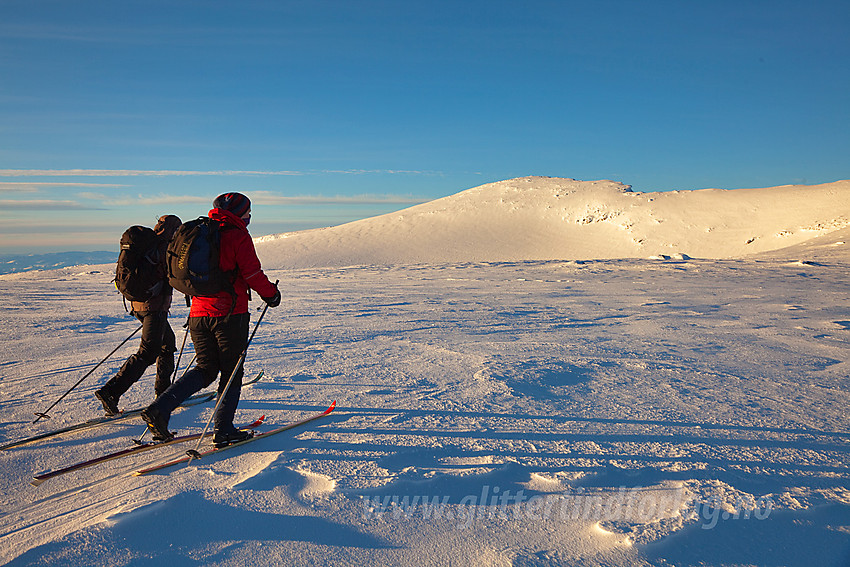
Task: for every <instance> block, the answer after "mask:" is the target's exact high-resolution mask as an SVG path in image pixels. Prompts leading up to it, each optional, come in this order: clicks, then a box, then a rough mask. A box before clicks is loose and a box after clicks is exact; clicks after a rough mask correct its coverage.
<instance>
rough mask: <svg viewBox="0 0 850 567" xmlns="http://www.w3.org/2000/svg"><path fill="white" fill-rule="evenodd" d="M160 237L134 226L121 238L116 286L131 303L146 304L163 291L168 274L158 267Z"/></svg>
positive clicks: (146, 228)
mask: <svg viewBox="0 0 850 567" xmlns="http://www.w3.org/2000/svg"><path fill="white" fill-rule="evenodd" d="M158 246H159V237H158V236H157V234H156V232H154V231H153V229H152V228H148V227H146V226H131V227H130V228H128V229H127V230H125V231H124V234H122V235H121V252H119V253H118V264H117V266H116V268H115V287H116V288H117V289H118V291H120V292H121V295H123V296H124V297H125V298H126V299H129V300H130V301H139V302H145V301H148V300H150V299H152V298H153V297H155V296H157V295H159V293H160V292H162V288H163V284H164V280H165V274H164V273H163V271H162V269H161V268H160V267H159V254H158V251H157V248H158Z"/></svg>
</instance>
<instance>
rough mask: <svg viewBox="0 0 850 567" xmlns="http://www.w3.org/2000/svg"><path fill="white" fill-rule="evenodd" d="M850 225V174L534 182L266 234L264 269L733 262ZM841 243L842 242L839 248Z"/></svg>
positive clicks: (261, 248)
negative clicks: (639, 185) (640, 183)
mask: <svg viewBox="0 0 850 567" xmlns="http://www.w3.org/2000/svg"><path fill="white" fill-rule="evenodd" d="M847 227H850V181H837V182H835V183H828V184H824V185H812V186H804V185H786V186H781V187H770V188H765V189H735V190H721V189H703V190H699V191H669V192H654V193H639V192H635V191H632V190H631V188H630V187H629V186H628V185H624V184H622V183H618V182H615V181H576V180H574V179H564V178H550V177H523V178H518V179H510V180H507V181H500V182H497V183H488V184H486V185H482V186H480V187H475V188H472V189H468V190H466V191H462V192H460V193H458V194H456V195H451V196H449V197H444V198H442V199H437V200H435V201H431V202H428V203H424V204H421V205H417V206H414V207H410V208H408V209H404V210H402V211H398V212H395V213H390V214H386V215H382V216H378V217H374V218H369V219H364V220H360V221H356V222H352V223H348V224H344V225H340V226H336V227H332V228H325V229H317V230H309V231H302V232H295V233H286V234H279V235H272V236H266V237H261V238H257V239H256V242H257V251H258V253H259V255H260V258H261V260H262V261H263V265H264V267H267V268H269V269H273V268H309V267H322V266H347V265H370V264H379V265H380V264H419V263H442V262H447V263H448V262H500V261H524V260H589V259H605V258H648V257H653V256H657V257H664V256H670V257H673V256H679V257H684V256H691V257H695V258H733V257H743V256H750V255H754V254H763V253H766V252H771V251H776V250H780V249H783V248H787V247H791V246H797V245H800V244H802V243H805V242H807V241H809V240H812V239H815V238H818V237H821V236H824V235H827V234H829V233H831V232H835V231H839V230H841V229H844V228H847ZM838 246H841V245H838Z"/></svg>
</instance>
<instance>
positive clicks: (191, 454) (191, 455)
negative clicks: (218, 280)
mask: <svg viewBox="0 0 850 567" xmlns="http://www.w3.org/2000/svg"><path fill="white" fill-rule="evenodd" d="M278 281H280V280H276V281H275V282H274V285H275V286H277V283H278ZM268 310H269V304H268V303H266V306H265V307H264V308H263V312H262V313H260V318H259V319H257V324H256V325H254V330H253V332H251V336H250V337H248V343H247V344H246V345H245V350H243V351H242V354H241V355H240V356H239V360H238V361H237V363H236V366H235V367H234V368H233V372H232V373H231V374H230V378H229V379H228V380H227V385H226V386H225V387H224V390H222V391H221V395H220V396H219V397H218V400H217V401H216V403H215V407H214V408H213V411H212V414H211V415H210V418H209V419H208V420H207V424H206V425H205V426H204V430H203V431H202V432H201V436H200V437H199V438H198V444H197V445H195V448H194V449H189V450H188V451H186V454H187V455H189V463H187V464H191V462H192V459H199V458H201V454H200V453H199V452H198V449H200V447H201V443H202V442H203V440H204V436H206V434H207V429H209V427H210V423H212V420H213V418H214V417H215V412H217V411H218V408H219V406H220V405H221V402H222V401H223V400H224V396H225V395H226V394H227V391H228V390H230V384H231V382H233V379H234V378H235V377H236V375H237V374H239V369H240V368H242V365H243V364H245V358H246V357H247V356H248V347H249V346H251V341H253V340H254V335H256V334H257V329H258V328H259V327H260V322H261V321H262V320H263V317H265V316H266V311H268Z"/></svg>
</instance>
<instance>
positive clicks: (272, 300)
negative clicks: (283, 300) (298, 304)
mask: <svg viewBox="0 0 850 567" xmlns="http://www.w3.org/2000/svg"><path fill="white" fill-rule="evenodd" d="M263 301H265V302H266V305H268V306H269V307H277V306H278V305H280V290H279V289H277V286H275V290H274V295H273V296H271V297H264V298H263Z"/></svg>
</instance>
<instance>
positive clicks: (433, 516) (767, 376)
mask: <svg viewBox="0 0 850 567" xmlns="http://www.w3.org/2000/svg"><path fill="white" fill-rule="evenodd" d="M259 213H260V211H259V210H258V211H257V214H259ZM848 238H850V182H847V181H840V182H836V183H832V184H827V185H820V186H812V187H804V186H793V187H792V186H789V187H776V188H766V189H739V190H734V191H721V190H703V191H691V192H688V191H680V192H676V193H670V194H667V193H657V194H656V193H636V192H632V191H630V190H628V188H627V186H625V185H622V184H619V183H614V182H609V181H596V182H579V181H574V180H567V179H551V178H523V179H517V180H509V181H505V182H501V183H496V184H490V185H485V186H482V187H478V188H474V189H470V190H468V191H464V192H461V193H459V194H457V195H455V196H452V197H448V198H445V199H440V200H438V201H435V202H432V203H426V204H424V205H419V206H416V207H412V208H410V209H407V210H404V211H400V212H398V213H394V214H390V215H384V216H382V217H377V218H374V219H367V220H364V221H359V222H356V223H351V224H348V225H343V226H340V227H334V228H328V229H324V230H317V231H307V232H304V233H294V234H289V235H277V236H274V237H263V238H258V239H257V241H258V244H257V248H258V252H259V253H260V256H261V258H262V260H263V263H264V266H265V267H266V271H267V273H268V274H269V276H270V277H272V278H279V279H280V280H281V286H280V287H281V290H282V292H283V297H284V299H283V302H282V304H281V306H280V307H279V308H277V309H274V310H269V311H268V313H267V315H266V317H265V318H264V319H263V321H262V323H261V325H260V327H259V330H258V332H257V335H256V337H255V339H254V343H253V344H252V346H251V350H250V353H249V356H248V360H247V363H246V372H247V373H248V374H252V373H256V372H259V371H260V370H264V371H265V374H266V376H265V377H264V379H263V380H261V381H260V382H258V383H256V384H253V385H251V386H248V387H246V388H245V390H244V392H243V396H242V400H241V402H240V405H239V411H238V413H237V420H239V421H243V422H244V421H251V420H253V419H255V418H256V417H258V416H259V415H261V414H266V415H267V418H266V425H264V426H263V428H267V427H268V428H270V427H274V426H275V425H280V424H283V423H286V422H289V421H292V420H295V419H299V418H301V417H305V416H307V415H310V414H313V413H316V412H318V411H321V410H323V409H324V408H325V407H327V405H328V404H329V403H330V402H331V401H332V400H334V399H336V400H338V407H337V410H336V411H335V412H334V413H333V414H331V415H330V416H328V417H326V418H323V419H322V420H320V421H317V422H314V423H313V424H311V425H309V426H307V427H305V428H302V429H296V430H292V431H290V432H287V433H282V434H279V435H276V436H273V437H270V438H267V439H263V440H259V441H257V442H255V443H252V444H249V445H247V446H246V447H245V448H244V449H234V450H232V451H227V452H224V453H221V454H220V455H218V456H213V457H208V458H204V459H202V460H200V461H194V462H193V463H192V464H191V465H189V466H185V465H184V466H181V467H179V468H175V469H170V470H167V471H162V472H160V473H155V474H152V475H146V476H140V477H137V476H131V473H132V472H133V471H134V470H137V469H139V468H142V467H143V466H144V465H146V464H150V463H155V462H159V461H161V460H165V459H166V458H167V457H170V456H172V455H173V454H175V453H176V452H179V451H180V450H182V449H185V448H186V447H183V448H181V447H180V446H177V447H169V448H162V449H159V450H155V451H150V452H147V453H142V454H140V455H139V456H137V457H132V458H126V459H121V460H117V461H113V462H111V463H106V464H102V465H99V466H96V467H92V468H88V469H85V470H82V471H77V472H75V473H71V474H68V475H65V476H62V477H58V478H54V479H50V480H48V481H47V482H45V483H43V484H41V485H40V486H38V487H34V486H31V485H30V484H28V481H29V479H30V478H31V476H32V475H33V474H36V473H39V472H43V471H47V470H52V469H55V468H59V467H62V466H65V465H68V464H71V463H74V462H77V461H80V460H82V459H86V458H91V457H94V456H97V455H99V454H102V453H105V452H108V451H111V450H118V449H121V448H124V447H126V446H128V443H129V440H130V439H131V438H132V437H136V436H138V435H140V434H141V432H142V430H143V425H142V424H141V421H140V420H137V419H131V420H127V421H124V422H119V423H117V424H114V425H110V426H107V427H102V428H99V429H93V430H88V431H86V432H80V433H76V434H69V435H66V436H63V437H58V438H53V439H51V440H47V441H42V442H39V443H35V444H32V445H27V446H23V447H18V448H15V449H10V450H7V451H0V489H2V493H3V495H4V498H3V500H2V504H0V514H2V515H0V542H2V547H0V560H2V562H4V563H5V564H9V565H56V564H62V565H70V566H77V565H86V566H89V565H154V564H156V565H176V566H181V565H198V564H203V565H236V566H241V565H256V564H263V565H293V564H298V565H518V566H539V565H583V566H590V565H609V566H610V565H616V566H631V565H639V566H650V565H652V566H670V565H676V566H684V565H709V566H721V565H723V566H728V565H768V566H780V565H783V566H784V565H791V566H810V565H822V566H836V567H838V566H847V565H850V488H849V487H848V473H850V468H848V467H850V462H848V461H850V459H848V449H850V428H848V414H847V407H848V394H847V391H848V388H847V386H848V378H847V374H848V367H850V356H848V354H850V353H848V341H850V335H848V332H850V303H848V293H847V290H848V283H850V282H848V275H847V274H848V268H849V267H850V249H848V246H847V244H845V243H846V242H848ZM112 269H113V268H112V266H110V265H99V266H98V265H95V266H84V267H76V268H63V269H60V270H52V271H36V272H25V273H18V274H9V275H3V276H0V282H2V285H0V306H2V309H0V323H2V324H0V349H2V350H0V352H2V358H0V364H2V369H3V371H2V378H0V394H2V395H0V411H2V415H3V420H2V424H0V443H2V442H5V441H8V440H13V439H18V438H21V437H25V436H28V435H31V434H33V433H38V432H41V431H43V430H46V429H49V428H52V427H56V426H61V425H66V424H70V423H74V422H78V421H83V420H86V419H89V418H92V417H94V416H97V415H99V414H100V412H101V410H100V408H99V404H98V403H97V402H96V400H95V399H94V397H93V391H94V390H95V389H96V388H97V387H98V386H99V385H100V384H102V383H103V382H105V381H106V380H107V379H108V378H109V377H110V376H111V375H112V374H113V373H114V372H115V371H117V369H118V368H119V367H120V365H121V363H122V362H123V360H124V359H125V358H126V356H128V355H129V354H130V353H131V352H132V351H133V350H134V349H135V348H136V343H135V340H131V341H130V343H129V344H128V345H127V346H125V347H124V348H123V349H122V350H120V351H119V352H118V353H116V355H114V356H113V357H112V358H110V359H109V360H107V362H105V363H104V364H103V365H102V366H101V367H100V368H98V369H97V370H96V371H95V372H94V373H93V375H92V376H91V377H89V379H87V380H86V381H84V382H83V383H82V384H81V385H80V386H79V387H78V388H77V389H76V390H75V391H74V392H72V393H71V394H70V395H69V396H68V397H67V398H66V399H65V400H64V401H63V402H62V403H60V404H59V405H58V406H57V407H56V408H55V409H54V410H53V411H51V415H52V416H53V418H52V419H51V420H49V421H41V422H39V423H38V424H35V425H32V424H31V422H32V420H33V419H34V417H33V413H34V412H36V411H41V410H43V409H45V408H46V407H47V406H49V405H50V404H51V403H52V402H53V401H55V400H56V399H57V398H58V397H59V396H60V395H62V393H63V392H64V391H65V390H66V389H67V388H69V387H70V386H71V385H72V384H73V383H74V382H76V381H77V380H78V379H79V378H80V377H82V376H83V375H84V374H85V372H87V371H89V370H90V369H91V368H92V366H94V365H95V364H96V363H97V362H98V361H100V360H101V359H102V358H103V357H104V356H106V354H108V353H109V351H111V350H112V349H113V348H114V347H115V346H116V345H118V344H119V343H120V342H121V341H122V340H123V339H124V338H126V337H127V335H129V334H130V333H131V332H132V331H133V330H134V329H135V328H136V326H137V324H136V323H135V320H134V319H131V318H130V317H129V316H128V315H127V314H125V313H124V309H123V305H122V301H121V298H120V296H119V295H118V294H117V292H116V291H115V290H114V287H113V286H112V284H111V283H110V282H111V279H112ZM175 303H176V304H180V303H182V302H180V301H177V302H175ZM255 303H256V302H255ZM186 315H187V311H186V309H185V308H184V307H182V306H178V307H176V308H175V309H174V310H173V311H172V318H171V321H172V327H173V328H174V329H175V332H176V333H177V334H178V339H182V334H183V330H182V328H181V324H182V323H183V322H184V321H185V317H186ZM254 320H256V315H255V317H254ZM188 358H191V347H189V356H188V357H187V355H186V354H184V362H183V364H184V365H185V361H186V360H188ZM152 373H153V371H152V369H151V370H149V371H148V373H147V374H146V375H145V377H144V378H143V379H142V380H141V381H140V382H139V383H138V384H137V385H135V386H134V387H133V388H131V390H130V391H129V392H128V393H127V394H126V395H125V396H124V397H122V399H121V405H122V406H126V407H136V406H139V405H143V404H146V403H148V402H149V400H150V399H151V397H152V395H153V378H152ZM210 411H211V404H207V405H200V406H194V407H192V408H186V409H183V410H181V411H178V412H176V413H175V414H174V416H173V418H172V422H171V427H172V429H175V430H177V431H180V432H186V433H188V432H191V431H200V430H201V429H202V428H203V426H204V425H205V423H206V420H207V419H208V417H209V415H210Z"/></svg>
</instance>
